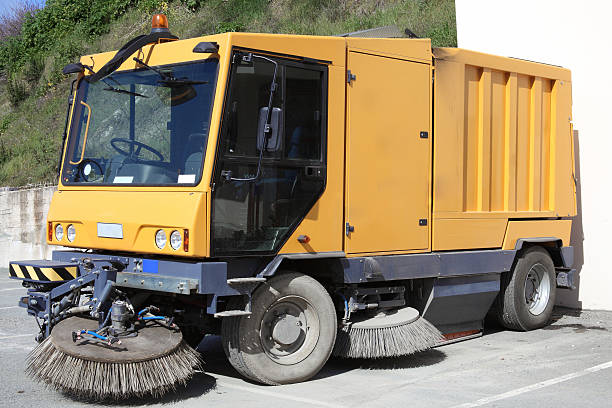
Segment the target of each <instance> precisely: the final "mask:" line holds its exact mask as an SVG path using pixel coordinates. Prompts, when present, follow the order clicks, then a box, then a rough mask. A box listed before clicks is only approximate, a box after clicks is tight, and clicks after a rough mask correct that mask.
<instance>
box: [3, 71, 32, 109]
mask: <svg viewBox="0 0 612 408" xmlns="http://www.w3.org/2000/svg"><path fill="white" fill-rule="evenodd" d="M6 92H7V94H8V100H9V102H10V103H11V105H13V106H18V105H19V104H20V103H21V101H23V100H25V99H26V98H27V97H28V84H27V82H26V81H24V80H23V79H22V78H20V77H19V75H15V74H13V75H11V76H10V77H9V78H8V80H7V81H6Z"/></svg>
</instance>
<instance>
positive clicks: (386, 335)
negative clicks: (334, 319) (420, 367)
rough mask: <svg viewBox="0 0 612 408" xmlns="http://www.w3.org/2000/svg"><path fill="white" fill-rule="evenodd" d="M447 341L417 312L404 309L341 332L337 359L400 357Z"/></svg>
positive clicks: (380, 314)
mask: <svg viewBox="0 0 612 408" xmlns="http://www.w3.org/2000/svg"><path fill="white" fill-rule="evenodd" d="M442 340H444V337H443V336H442V333H440V331H439V330H438V329H436V328H435V327H434V326H433V325H432V324H431V323H429V322H428V321H427V320H425V319H424V318H422V317H421V316H420V315H419V312H418V311H417V310H416V309H413V308H411V307H404V308H402V309H398V310H394V311H391V312H381V313H379V314H377V315H376V316H374V317H365V318H361V319H359V320H355V321H351V322H349V323H348V324H347V325H345V326H344V327H341V328H340V329H339V330H338V335H337V337H336V344H335V346H334V351H333V355H334V356H337V357H347V358H384V357H399V356H404V355H408V354H413V353H416V352H418V351H423V350H427V349H429V348H431V347H433V346H435V345H436V344H438V343H439V342H441V341H442Z"/></svg>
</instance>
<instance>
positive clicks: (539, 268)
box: [496, 247, 557, 331]
mask: <svg viewBox="0 0 612 408" xmlns="http://www.w3.org/2000/svg"><path fill="white" fill-rule="evenodd" d="M500 286H501V287H500V292H499V295H498V297H497V304H496V311H497V317H498V320H499V322H500V323H501V324H502V325H503V326H504V327H507V328H508V329H513V330H522V331H528V330H533V329H538V328H540V327H544V326H546V325H547V324H548V322H549V321H550V318H551V316H552V311H553V307H554V305H555V300H556V288H557V285H556V275H555V266H554V264H553V261H552V259H551V258H550V255H549V254H548V252H547V251H546V250H545V249H544V248H541V247H531V248H529V249H527V250H526V251H525V252H524V253H523V254H522V255H521V256H520V257H519V258H518V260H517V262H516V264H515V266H514V268H513V270H512V271H511V272H509V273H504V274H502V277H501V282H500Z"/></svg>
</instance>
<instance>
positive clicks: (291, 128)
mask: <svg viewBox="0 0 612 408" xmlns="http://www.w3.org/2000/svg"><path fill="white" fill-rule="evenodd" d="M241 55H242V54H236V56H235V57H234V63H233V64H232V70H231V77H230V89H229V93H228V99H227V102H226V104H225V111H224V122H223V126H222V129H221V135H220V137H221V140H220V144H219V155H218V158H217V163H216V166H215V168H216V170H215V178H214V183H215V187H214V191H213V197H212V199H213V203H212V231H211V235H212V252H213V254H214V256H222V255H240V254H245V255H247V254H253V253H274V252H276V251H278V249H279V248H280V246H281V245H282V244H283V243H284V242H285V241H286V239H287V238H288V236H289V235H290V234H291V232H292V231H293V229H294V228H295V227H296V226H297V225H298V224H299V223H300V222H301V221H302V219H303V218H304V217H305V216H306V214H307V213H308V211H309V210H310V209H311V208H312V206H313V205H314V203H315V202H316V201H317V200H318V198H319V197H320V196H321V194H322V193H323V190H324V188H325V177H326V168H325V143H326V142H325V136H326V132H325V124H326V122H325V120H324V118H325V112H324V110H325V100H326V99H325V98H326V94H325V92H326V85H327V84H326V81H327V67H326V66H319V65H306V64H301V63H297V62H295V61H290V60H284V59H280V58H275V59H274V62H276V65H275V64H274V62H271V61H269V59H270V58H272V57H265V58H256V57H255V55H253V58H252V59H249V58H247V60H250V61H247V63H244V61H243V59H242V57H241ZM275 66H276V67H277V71H276V85H275V86H274V87H275V92H274V94H273V99H272V104H271V107H272V112H274V114H275V115H276V121H271V122H270V125H271V127H272V128H274V127H276V128H277V129H274V132H276V133H275V135H276V136H274V143H273V145H274V148H270V145H265V146H266V148H264V149H263V151H261V150H260V148H261V147H262V145H261V143H258V128H263V124H262V117H263V118H265V114H264V115H262V109H263V110H264V111H263V112H267V107H268V104H269V102H270V95H271V93H270V91H271V90H272V87H273V85H272V78H273V76H274V68H275ZM264 123H265V122H264ZM271 133H273V132H271Z"/></svg>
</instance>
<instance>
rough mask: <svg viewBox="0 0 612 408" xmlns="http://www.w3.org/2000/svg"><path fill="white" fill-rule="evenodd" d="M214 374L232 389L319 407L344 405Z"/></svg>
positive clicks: (329, 407)
mask: <svg viewBox="0 0 612 408" xmlns="http://www.w3.org/2000/svg"><path fill="white" fill-rule="evenodd" d="M212 375H213V376H214V377H215V378H217V385H220V386H222V387H226V388H231V389H234V390H239V391H246V392H252V393H253V394H260V395H265V396H267V397H274V398H279V399H284V400H287V401H293V402H301V403H304V404H308V405H313V406H318V407H328V408H343V406H342V405H339V404H334V403H331V402H325V401H318V400H313V399H310V398H302V397H294V396H291V395H287V394H281V393H276V392H272V391H266V390H264V389H260V388H256V387H253V386H246V385H239V384H235V383H234V381H232V380H230V381H226V380H228V379H231V377H226V376H224V375H219V374H212ZM219 379H223V381H219Z"/></svg>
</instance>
